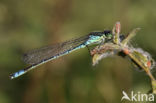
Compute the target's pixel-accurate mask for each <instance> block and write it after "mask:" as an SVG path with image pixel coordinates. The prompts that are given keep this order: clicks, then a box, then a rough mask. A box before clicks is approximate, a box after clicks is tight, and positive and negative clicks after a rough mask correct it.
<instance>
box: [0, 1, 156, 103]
mask: <svg viewBox="0 0 156 103" xmlns="http://www.w3.org/2000/svg"><path fill="white" fill-rule="evenodd" d="M155 4H156V1H155V0H150V1H148V0H147V1H145V0H144V1H143V0H97V1H91V0H85V1H82V0H22V1H20V0H0V47H1V48H0V103H120V101H121V97H122V90H124V91H126V92H130V91H132V90H133V91H136V92H137V91H141V92H143V93H146V92H147V91H148V90H149V89H150V88H151V87H150V85H149V84H150V79H149V78H148V76H147V75H146V74H145V73H143V72H137V71H135V70H134V69H135V68H134V67H133V66H132V65H131V63H130V61H129V60H127V59H124V58H121V57H117V56H116V57H112V58H107V59H103V60H102V61H101V62H100V63H99V64H98V65H97V66H96V67H92V65H91V57H90V55H89V53H88V51H87V49H82V50H78V51H75V52H73V53H71V54H69V55H66V56H63V57H61V58H59V59H57V60H54V61H51V62H49V63H47V64H44V65H42V66H40V67H38V68H36V69H35V70H33V71H31V72H29V73H27V74H25V75H23V76H21V77H20V78H17V79H15V80H10V79H9V77H8V76H9V74H10V73H13V72H15V71H18V70H20V69H22V68H24V67H26V66H27V65H25V64H24V63H23V62H22V61H21V55H22V54H23V53H24V52H26V51H28V50H31V49H33V48H39V47H42V46H45V45H49V44H53V43H56V42H60V41H65V40H68V39H71V38H75V37H80V36H83V35H86V34H88V33H89V32H91V31H96V30H98V31H99V30H100V31H103V30H104V29H112V27H113V25H114V23H115V22H116V21H120V22H121V26H122V29H121V30H122V33H128V32H129V31H131V30H132V29H133V28H136V27H140V28H142V29H141V30H140V31H139V33H138V34H137V36H136V37H135V40H134V45H136V46H139V47H142V48H143V49H144V50H145V51H148V52H149V53H150V54H151V55H152V56H153V58H154V59H156V55H155V54H156V46H155V43H156V41H155V38H156V35H155V30H156V29H155V27H156V19H155V18H156V11H155V10H156V6H155ZM133 68H134V69H133Z"/></svg>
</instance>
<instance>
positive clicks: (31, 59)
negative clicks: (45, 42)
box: [22, 35, 89, 64]
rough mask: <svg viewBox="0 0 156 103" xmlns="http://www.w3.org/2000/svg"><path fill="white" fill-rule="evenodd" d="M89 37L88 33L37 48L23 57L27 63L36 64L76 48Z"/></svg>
mask: <svg viewBox="0 0 156 103" xmlns="http://www.w3.org/2000/svg"><path fill="white" fill-rule="evenodd" d="M88 38H89V36H88V35H86V36H83V37H80V38H77V39H72V40H69V41H66V42H63V43H58V44H54V45H51V46H46V47H42V48H39V49H35V50H32V51H29V52H27V53H25V54H24V55H23V58H22V59H23V61H24V62H25V63H27V64H36V63H39V62H41V61H44V60H47V59H49V58H53V57H55V56H61V55H63V54H64V53H65V52H70V51H72V50H74V49H75V48H77V47H79V46H81V45H83V44H84V43H85V42H86V41H87V40H88Z"/></svg>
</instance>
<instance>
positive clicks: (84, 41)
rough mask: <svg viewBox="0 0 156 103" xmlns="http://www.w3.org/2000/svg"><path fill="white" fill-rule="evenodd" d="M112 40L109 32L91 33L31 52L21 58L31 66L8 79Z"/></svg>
mask: <svg viewBox="0 0 156 103" xmlns="http://www.w3.org/2000/svg"><path fill="white" fill-rule="evenodd" d="M112 39H113V35H112V33H111V31H110V30H106V31H103V32H91V33H89V34H88V35H86V36H83V37H80V38H77V39H72V40H69V41H66V42H62V43H58V44H55V45H51V46H46V47H42V48H39V49H35V50H32V51H30V52H28V53H26V54H24V57H23V60H24V62H25V63H27V64H31V65H30V66H28V67H27V68H24V69H22V70H19V71H18V72H15V73H13V74H11V75H10V78H11V79H14V78H17V77H19V76H21V75H23V74H25V73H26V72H28V71H30V70H32V69H34V68H36V67H37V66H39V65H41V64H44V63H46V62H48V61H51V60H53V59H56V58H58V57H61V56H63V55H66V54H69V53H70V52H72V51H74V50H77V49H80V48H84V47H86V46H88V45H91V44H103V43H105V42H108V41H111V40H112Z"/></svg>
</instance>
